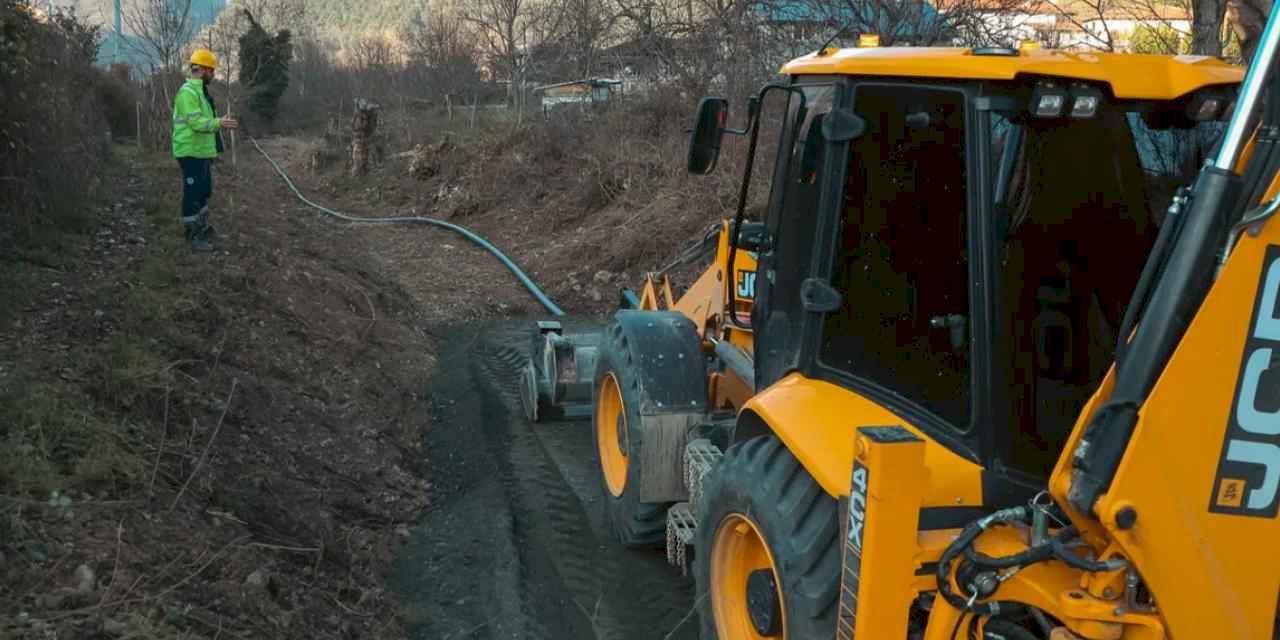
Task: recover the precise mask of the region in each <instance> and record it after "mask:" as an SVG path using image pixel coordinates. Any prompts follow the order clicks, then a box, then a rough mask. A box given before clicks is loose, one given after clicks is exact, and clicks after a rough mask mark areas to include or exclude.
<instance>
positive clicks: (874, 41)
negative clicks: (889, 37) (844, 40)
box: [858, 33, 880, 47]
mask: <svg viewBox="0 0 1280 640" xmlns="http://www.w3.org/2000/svg"><path fill="white" fill-rule="evenodd" d="M858 46H859V47H878V46H880V36H879V34H875V33H864V34H862V35H860V36H858Z"/></svg>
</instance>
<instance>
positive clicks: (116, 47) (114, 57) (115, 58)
mask: <svg viewBox="0 0 1280 640" xmlns="http://www.w3.org/2000/svg"><path fill="white" fill-rule="evenodd" d="M115 10H116V12H115V16H114V24H115V27H116V41H115V43H113V45H112V47H111V64H116V63H118V62H120V40H122V39H123V38H124V34H123V33H121V32H120V0H116V1H115Z"/></svg>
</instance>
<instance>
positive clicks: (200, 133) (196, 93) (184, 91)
mask: <svg viewBox="0 0 1280 640" xmlns="http://www.w3.org/2000/svg"><path fill="white" fill-rule="evenodd" d="M219 128H220V125H219V123H218V119H217V117H215V116H214V114H213V105H211V104H209V101H208V100H206V99H205V97H204V81H203V80H200V79H198V78H191V79H188V80H187V81H186V82H185V83H183V85H182V88H181V89H178V95H177V97H176V98H174V100H173V157H175V158H212V157H214V156H216V155H218V149H217V139H216V138H217V134H218V129H219Z"/></svg>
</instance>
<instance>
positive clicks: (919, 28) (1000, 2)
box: [810, 0, 1039, 46]
mask: <svg viewBox="0 0 1280 640" xmlns="http://www.w3.org/2000/svg"><path fill="white" fill-rule="evenodd" d="M1038 4H1039V3H1038V2H1035V1H1034V0H1033V1H1031V2H1028V1H1026V0H937V1H935V2H920V1H919V0H838V1H837V2H823V1H821V0H811V4H810V6H811V7H812V10H813V11H814V12H815V13H817V14H819V15H822V16H824V17H825V18H826V20H827V22H828V23H830V24H832V25H843V26H844V28H845V30H846V32H849V33H852V34H862V33H870V34H876V35H878V36H879V37H880V44H881V45H882V46H893V45H903V44H907V45H915V46H936V45H944V44H963V45H988V46H989V45H1009V44H1013V42H1014V41H1016V40H1017V39H1018V35H1019V34H1021V33H1023V32H1025V31H1026V28H1025V25H1024V24H1023V23H1022V20H1021V18H1020V16H1025V15H1028V14H1029V13H1031V12H1034V11H1035V10H1036V8H1037V7H1038Z"/></svg>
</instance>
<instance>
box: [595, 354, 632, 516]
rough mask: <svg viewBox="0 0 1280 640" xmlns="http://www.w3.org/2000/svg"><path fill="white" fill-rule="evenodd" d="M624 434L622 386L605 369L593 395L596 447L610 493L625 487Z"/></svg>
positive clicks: (625, 454) (625, 432) (616, 495)
mask: <svg viewBox="0 0 1280 640" xmlns="http://www.w3.org/2000/svg"><path fill="white" fill-rule="evenodd" d="M626 434H627V414H626V412H625V411H624V410H623V407H622V390H621V389H619V388H618V379H617V378H615V377H613V374H612V373H606V374H605V376H604V378H601V380H600V395H599V397H597V398H596V448H597V449H599V450H600V471H601V472H602V473H604V482H605V484H606V485H607V486H608V487H609V493H612V494H613V495H614V497H619V496H621V495H622V491H623V490H624V489H626V488H627V463H628V461H627V453H626V452H627V449H626V445H625V443H624V442H623V441H622V438H626V437H627V436H626Z"/></svg>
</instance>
